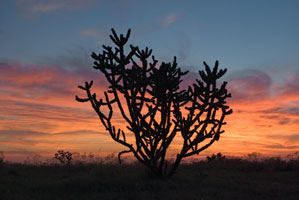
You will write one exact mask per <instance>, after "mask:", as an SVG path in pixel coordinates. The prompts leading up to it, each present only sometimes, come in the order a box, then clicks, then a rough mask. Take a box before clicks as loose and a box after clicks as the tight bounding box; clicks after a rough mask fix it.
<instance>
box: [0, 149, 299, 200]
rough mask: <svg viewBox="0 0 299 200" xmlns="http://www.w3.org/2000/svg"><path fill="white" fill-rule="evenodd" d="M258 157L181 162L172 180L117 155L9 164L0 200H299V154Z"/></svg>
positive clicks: (0, 177) (1, 177) (3, 170)
mask: <svg viewBox="0 0 299 200" xmlns="http://www.w3.org/2000/svg"><path fill="white" fill-rule="evenodd" d="M88 155H90V156H88ZM255 155H256V154H255ZM257 155H258V156H257V157H255V159H251V158H250V157H247V158H246V159H245V158H243V159H241V158H230V157H227V156H224V155H222V154H214V155H211V156H208V157H207V159H206V160H203V161H198V162H195V161H194V162H190V163H182V165H181V170H179V171H178V172H177V173H176V174H175V175H174V176H173V177H172V178H171V179H169V178H157V177H156V176H152V172H151V171H150V170H149V171H148V170H145V169H144V168H143V167H141V166H140V164H139V163H136V162H131V163H126V164H122V165H121V166H120V165H119V164H118V163H116V162H114V161H115V160H117V158H116V157H114V155H113V154H112V155H110V156H107V157H106V158H107V160H106V161H105V160H104V159H102V160H100V159H97V158H96V157H94V156H92V154H82V155H80V154H79V155H78V154H77V155H76V154H72V156H74V158H73V159H72V160H71V162H70V164H62V163H61V162H60V161H58V160H57V159H52V161H56V162H45V163H39V164H16V163H15V164H14V163H8V162H6V161H5V162H3V163H2V164H1V167H0V199H1V200H2V199H3V200H17V199H22V200H35V199H43V200H52V199H63V200H70V199H79V200H80V199H91V200H93V199H105V200H113V199H130V200H135V199H136V200H139V199H143V200H148V199H157V200H159V199H161V200H162V199H163V200H168V199H171V200H176V199H177V200H181V199H184V200H191V199H192V200H193V199H210V200H213V199H221V200H222V199H223V200H225V199H229V200H231V199H242V200H249V199H250V200H252V199H255V200H256V199H263V200H264V199H269V200H270V199H271V200H272V199H283V200H284V199H288V200H297V199H298V195H299V194H298V188H299V182H298V177H299V153H295V154H292V155H289V156H288V158H287V159H281V158H279V157H273V158H263V157H262V156H261V155H259V154H257ZM75 157H76V158H75ZM211 158H212V159H211ZM89 159H90V161H93V162H89ZM83 160H85V162H83Z"/></svg>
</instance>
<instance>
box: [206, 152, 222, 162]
mask: <svg viewBox="0 0 299 200" xmlns="http://www.w3.org/2000/svg"><path fill="white" fill-rule="evenodd" d="M213 160H219V161H223V160H225V156H224V155H222V154H221V153H217V154H212V155H211V156H207V161H208V162H211V161H213Z"/></svg>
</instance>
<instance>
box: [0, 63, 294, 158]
mask: <svg viewBox="0 0 299 200" xmlns="http://www.w3.org/2000/svg"><path fill="white" fill-rule="evenodd" d="M194 78H198V77H197V74H190V75H189V76H187V77H186V80H185V83H184V85H185V87H186V83H187V85H188V84H191V83H192V82H193V79H194ZM191 79H192V80H191ZM89 80H94V82H95V83H94V86H93V88H92V90H93V91H94V92H96V93H97V94H98V96H99V97H101V96H102V94H103V91H104V90H106V89H107V83H106V82H105V81H104V80H105V78H104V77H103V76H101V74H100V73H98V72H96V71H95V70H94V71H93V72H89V71H67V70H64V69H61V68H53V67H37V66H23V65H20V64H1V65H0V113H1V115H0V151H4V152H5V154H6V158H8V159H15V160H17V158H18V159H19V160H21V157H22V156H23V160H24V159H26V156H28V155H33V154H34V153H39V154H41V155H52V154H54V152H55V151H56V150H58V149H65V150H69V151H76V152H97V151H98V150H99V149H100V148H101V151H102V152H118V151H120V150H123V147H122V146H120V145H118V144H116V143H115V142H113V140H112V139H111V138H110V136H109V134H108V133H107V132H106V130H104V128H103V126H101V124H100V121H99V120H98V117H97V115H96V113H95V112H94V111H93V110H92V108H91V106H90V105H89V104H88V103H85V104H82V103H78V102H76V101H75V99H74V97H75V95H76V94H78V95H79V96H81V97H84V95H85V94H84V92H83V91H82V90H80V89H78V88H77V85H82V84H84V81H89ZM228 81H229V84H228V87H229V88H228V89H229V90H230V92H231V93H232V96H233V97H232V98H231V99H230V100H229V105H231V107H232V108H233V110H234V113H233V114H232V115H230V116H228V118H227V120H226V121H227V122H228V124H227V125H226V126H225V127H224V129H225V131H226V132H225V133H224V134H223V135H221V139H220V141H219V142H217V143H216V144H215V145H213V146H212V147H211V148H209V149H207V150H206V151H204V152H202V154H201V156H205V155H208V154H211V153H217V152H222V153H224V154H226V155H246V154H249V153H251V152H261V153H262V154H267V155H286V154H288V153H292V152H294V151H298V150H299V145H298V139H299V132H298V128H299V127H298V124H299V123H298V122H299V104H298V100H299V92H298V88H299V87H298V80H297V79H296V78H295V77H293V78H290V79H288V80H287V81H286V82H285V83H284V84H282V85H281V86H279V87H277V86H275V87H274V84H273V80H271V78H270V77H269V76H268V75H267V74H266V73H264V72H262V71H246V72H244V73H240V74H235V75H232V76H231V77H229V80H228ZM102 97H103V96H102ZM114 114H115V117H116V118H115V122H116V124H117V126H120V127H122V126H123V125H122V124H123V121H122V119H121V117H120V114H119V113H117V112H114ZM124 130H126V129H125V128H124ZM177 137H178V139H176V140H175V141H174V142H175V143H174V145H172V147H171V148H172V151H171V152H170V155H172V154H174V152H175V151H176V149H178V148H179V147H180V144H181V140H180V139H179V137H180V135H177ZM129 139H130V140H132V139H133V138H132V136H129ZM22 152H24V153H23V154H22Z"/></svg>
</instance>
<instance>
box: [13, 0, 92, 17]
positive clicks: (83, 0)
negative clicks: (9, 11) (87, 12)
mask: <svg viewBox="0 0 299 200" xmlns="http://www.w3.org/2000/svg"><path fill="white" fill-rule="evenodd" d="M90 2H91V0H15V4H16V5H17V6H18V7H19V8H21V9H23V10H25V11H26V12H27V13H29V14H37V13H51V12H55V11H58V10H76V9H80V8H82V7H85V6H87V5H89V4H90Z"/></svg>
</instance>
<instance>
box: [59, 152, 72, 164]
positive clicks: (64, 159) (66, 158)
mask: <svg viewBox="0 0 299 200" xmlns="http://www.w3.org/2000/svg"><path fill="white" fill-rule="evenodd" d="M72 155H73V154H72V153H70V152H68V151H64V150H58V151H57V153H55V154H54V158H55V159H57V160H59V162H60V163H61V164H66V165H69V164H71V160H72V159H73V158H72Z"/></svg>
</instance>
